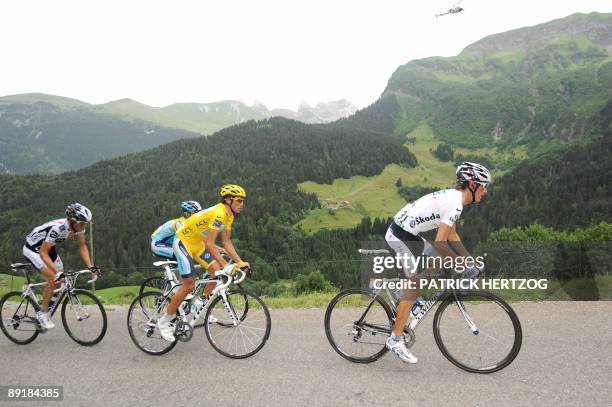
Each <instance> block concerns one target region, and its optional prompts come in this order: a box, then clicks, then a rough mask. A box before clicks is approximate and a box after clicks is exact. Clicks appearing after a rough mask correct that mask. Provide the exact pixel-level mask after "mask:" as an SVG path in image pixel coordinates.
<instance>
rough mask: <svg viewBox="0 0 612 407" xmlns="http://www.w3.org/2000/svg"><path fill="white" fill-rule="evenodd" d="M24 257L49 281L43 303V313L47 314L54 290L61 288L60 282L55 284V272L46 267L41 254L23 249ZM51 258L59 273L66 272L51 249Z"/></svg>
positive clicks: (44, 291)
mask: <svg viewBox="0 0 612 407" xmlns="http://www.w3.org/2000/svg"><path fill="white" fill-rule="evenodd" d="M23 255H24V256H25V258H26V259H27V260H28V262H30V263H31V264H32V265H33V266H34V268H36V269H37V270H38V271H40V273H41V274H42V277H43V278H44V279H45V280H46V281H47V285H46V286H45V289H44V290H43V301H42V305H41V308H42V311H43V312H47V309H48V307H49V301H50V300H51V296H52V295H53V290H54V289H56V288H59V287H60V283H59V282H54V279H55V271H53V270H51V269H50V268H49V267H47V266H46V265H45V263H44V262H43V260H42V258H41V257H40V254H39V253H36V252H35V251H33V250H30V249H29V248H27V247H25V246H24V247H23ZM49 257H50V258H51V260H52V261H53V262H54V263H55V268H56V269H57V270H58V272H62V271H63V270H64V265H63V263H62V259H61V258H60V257H59V255H58V254H57V252H56V251H55V248H51V250H50V251H49Z"/></svg>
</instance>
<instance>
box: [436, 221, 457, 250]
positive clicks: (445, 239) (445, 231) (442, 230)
mask: <svg viewBox="0 0 612 407" xmlns="http://www.w3.org/2000/svg"><path fill="white" fill-rule="evenodd" d="M452 229H453V227H452V226H449V225H447V224H446V223H441V224H440V226H439V227H438V232H437V233H436V242H435V248H436V252H437V253H438V255H439V256H441V257H452V258H455V257H457V253H455V251H454V250H453V249H452V247H451V246H450V244H449V238H450V235H451V230H452Z"/></svg>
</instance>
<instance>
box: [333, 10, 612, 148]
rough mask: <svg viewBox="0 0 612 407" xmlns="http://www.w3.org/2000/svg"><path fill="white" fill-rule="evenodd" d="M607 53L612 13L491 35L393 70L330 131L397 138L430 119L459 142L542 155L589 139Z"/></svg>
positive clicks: (611, 73)
mask: <svg viewBox="0 0 612 407" xmlns="http://www.w3.org/2000/svg"><path fill="white" fill-rule="evenodd" d="M611 51H612V14H599V13H591V14H575V15H571V16H569V17H566V18H563V19H559V20H554V21H551V22H548V23H545V24H540V25H536V26H533V27H526V28H520V29H517V30H512V31H508V32H505V33H500V34H495V35H491V36H488V37H486V38H484V39H482V40H480V41H478V42H476V43H474V44H471V45H469V46H467V47H466V48H465V49H464V50H463V51H462V52H461V53H460V54H459V55H457V56H454V57H449V58H443V57H431V58H425V59H419V60H413V61H410V62H408V63H407V64H405V65H402V66H400V67H399V68H398V69H397V70H396V71H395V72H394V73H393V75H392V76H391V78H390V79H389V81H388V84H387V86H386V88H385V90H384V92H383V93H382V95H381V97H380V99H379V100H378V101H376V102H375V103H374V104H372V105H371V106H369V107H367V108H365V109H362V110H360V111H358V112H356V113H355V114H354V115H353V116H351V117H349V118H346V119H341V120H339V121H338V122H336V123H334V124H333V125H340V126H346V127H353V128H368V129H371V130H374V131H379V132H381V133H392V134H396V135H398V136H403V135H405V134H407V133H408V132H410V131H411V130H413V129H414V128H416V127H417V126H418V125H419V124H421V123H422V122H427V123H428V124H429V125H430V126H431V127H432V129H433V130H434V132H435V135H436V137H437V138H439V139H440V140H442V141H445V142H447V143H450V144H453V145H456V146H463V147H468V148H476V147H496V148H500V149H506V148H508V147H512V146H516V145H528V146H530V151H539V147H542V146H544V145H548V144H559V143H567V142H568V141H572V140H576V139H580V138H583V137H586V136H588V135H589V134H590V132H591V130H592V126H591V123H590V122H589V118H590V117H592V116H594V115H596V114H597V112H598V111H599V110H600V109H601V108H602V107H603V106H605V104H606V103H607V101H608V100H609V99H610V97H611V96H612V59H611V55H610V52H611Z"/></svg>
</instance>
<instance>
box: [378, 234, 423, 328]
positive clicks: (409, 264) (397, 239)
mask: <svg viewBox="0 0 612 407" xmlns="http://www.w3.org/2000/svg"><path fill="white" fill-rule="evenodd" d="M397 234H398V232H397V230H396V231H394V230H392V228H391V227H390V228H389V229H388V230H387V234H386V235H385V240H386V241H387V244H388V245H389V247H390V248H391V249H393V250H394V251H395V253H397V254H399V255H400V256H401V258H402V260H403V259H406V260H407V261H406V262H405V263H404V264H403V267H402V272H401V273H400V276H401V277H402V278H406V279H410V280H412V281H415V282H416V281H417V280H416V276H415V275H416V271H417V267H416V266H417V257H418V256H419V255H420V254H421V253H422V251H423V242H424V241H423V239H422V238H420V240H416V241H415V240H410V241H406V240H404V239H403V238H404V236H397ZM400 234H401V233H400ZM415 253H416V254H415ZM419 294H420V290H419V289H418V288H415V289H413V290H409V289H406V290H404V296H403V297H402V299H401V300H400V302H399V304H398V306H397V310H396V317H395V324H394V325H393V333H394V334H395V335H397V336H400V335H403V334H404V326H405V325H406V322H408V317H409V316H410V310H411V309H412V306H413V305H414V303H415V301H416V299H417V298H418V296H419Z"/></svg>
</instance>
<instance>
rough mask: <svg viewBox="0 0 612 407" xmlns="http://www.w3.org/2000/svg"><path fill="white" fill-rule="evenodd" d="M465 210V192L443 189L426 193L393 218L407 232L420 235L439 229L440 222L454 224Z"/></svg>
mask: <svg viewBox="0 0 612 407" xmlns="http://www.w3.org/2000/svg"><path fill="white" fill-rule="evenodd" d="M461 211H463V194H462V193H461V191H458V190H456V189H443V190H441V191H436V192H433V193H431V194H428V195H425V196H423V197H421V198H419V199H417V200H416V201H414V202H411V203H409V204H408V205H406V206H404V207H403V208H402V209H401V210H400V211H399V212H398V213H397V215H395V217H394V218H393V220H394V221H395V223H397V225H398V226H400V227H401V228H402V229H404V230H405V231H407V232H410V233H412V234H413V235H418V234H419V233H421V232H427V231H428V230H432V229H437V228H438V227H439V226H440V223H445V224H447V225H449V226H453V225H454V224H455V222H456V221H457V219H459V216H461Z"/></svg>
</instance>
